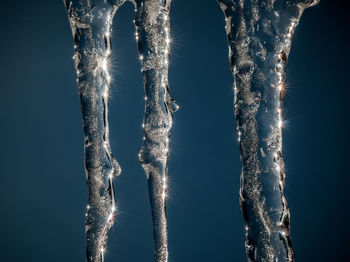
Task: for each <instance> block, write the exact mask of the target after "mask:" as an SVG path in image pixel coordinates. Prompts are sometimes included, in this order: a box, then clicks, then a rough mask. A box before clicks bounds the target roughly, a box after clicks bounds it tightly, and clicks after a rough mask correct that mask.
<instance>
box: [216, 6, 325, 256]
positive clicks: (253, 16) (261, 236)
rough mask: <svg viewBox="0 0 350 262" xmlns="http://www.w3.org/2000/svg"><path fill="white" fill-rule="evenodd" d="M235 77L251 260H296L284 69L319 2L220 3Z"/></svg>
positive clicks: (243, 202)
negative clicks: (288, 192) (299, 29)
mask: <svg viewBox="0 0 350 262" xmlns="http://www.w3.org/2000/svg"><path fill="white" fill-rule="evenodd" d="M218 2H219V4H220V7H221V8H222V10H223V11H224V14H225V20H226V32H227V38H228V45H229V61H230V66H231V70H232V73H233V75H234V112H235V115H236V123H237V132H238V141H239V146H240V151H241V162H242V175H241V188H240V202H241V208H242V213H243V216H244V220H245V224H246V227H245V228H246V251H247V256H248V260H249V261H273V262H277V261H278V262H282V261H294V252H293V248H292V245H291V241H290V236H289V208H288V204H287V201H286V198H285V196H284V193H283V191H284V184H285V172H284V163H283V158H282V128H283V107H282V102H283V97H284V94H285V67H286V64H287V58H288V54H289V51H290V47H291V41H292V36H293V33H294V30H295V28H296V26H297V25H298V22H299V19H300V17H301V15H302V13H303V11H304V9H305V8H307V7H310V6H313V5H315V4H316V3H317V2H318V0H265V1H264V0H218Z"/></svg>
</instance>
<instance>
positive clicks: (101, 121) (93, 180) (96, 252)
mask: <svg viewBox="0 0 350 262" xmlns="http://www.w3.org/2000/svg"><path fill="white" fill-rule="evenodd" d="M123 2H124V1H122V0H121V1H104V0H96V1H93V0H66V1H64V4H65V6H66V9H67V13H68V18H69V22H70V25H71V29H72V33H73V38H74V42H75V44H74V51H75V54H74V57H73V59H74V63H75V67H76V71H77V76H78V78H77V84H78V91H79V96H80V102H81V111H82V117H83V126H84V133H85V171H86V178H87V186H88V204H87V212H86V218H85V227H86V259H87V261H88V262H101V261H103V259H104V254H105V252H106V244H107V238H108V232H109V230H110V228H111V227H112V225H113V219H114V214H115V211H116V205H115V201H114V191H113V183H112V180H113V177H114V176H118V175H119V174H120V172H121V169H120V166H119V164H118V162H117V161H116V160H115V159H114V157H113V155H112V152H111V148H110V144H109V127H108V96H109V88H110V85H111V75H110V67H109V63H110V56H111V38H110V34H111V31H112V29H111V27H112V19H113V16H114V14H115V12H116V10H117V9H118V7H119V6H120V5H121V4H122V3H123Z"/></svg>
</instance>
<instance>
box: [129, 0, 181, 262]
mask: <svg viewBox="0 0 350 262" xmlns="http://www.w3.org/2000/svg"><path fill="white" fill-rule="evenodd" d="M170 2H171V1H170V0H136V1H134V3H135V8H136V9H135V13H136V17H135V28H136V32H135V35H136V40H137V44H138V49H139V54H140V62H141V71H142V73H143V79H144V86H145V104H146V106H145V115H144V120H143V124H142V127H143V132H144V140H143V145H142V148H141V151H140V154H139V159H140V162H141V164H142V167H143V168H144V170H145V173H146V176H147V179H148V188H149V197H150V202H151V208H152V218H153V233H154V261H156V262H166V261H168V236H167V218H166V198H167V184H168V183H167V177H168V158H169V137H170V132H171V128H172V119H173V112H175V111H176V110H177V109H178V106H177V105H176V103H175V102H174V101H173V100H172V98H171V97H170V94H169V87H168V66H169V53H170V42H171V38H170V21H169V9H170Z"/></svg>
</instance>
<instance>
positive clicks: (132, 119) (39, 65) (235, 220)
mask: <svg viewBox="0 0 350 262" xmlns="http://www.w3.org/2000/svg"><path fill="white" fill-rule="evenodd" d="M346 15H347V11H346V10H345V7H342V6H341V5H339V3H336V1H326V0H321V3H320V4H319V5H318V6H317V7H313V8H310V9H308V10H307V11H306V12H305V13H304V15H303V17H302V19H301V23H300V25H299V27H298V29H297V30H296V33H295V37H294V42H293V46H292V51H291V54H290V59H289V65H288V70H287V71H288V72H287V73H288V79H287V85H288V86H287V88H288V93H287V96H286V112H287V114H286V119H287V120H289V126H288V127H287V128H286V129H285V130H284V154H285V156H286V158H285V160H286V168H287V186H286V194H287V198H288V201H289V204H290V207H291V223H292V224H291V235H292V240H293V243H294V247H295V251H296V258H297V261H299V262H302V261H305V262H306V261H308V262H310V261H346V260H347V259H346V258H347V253H348V236H349V234H350V232H349V231H350V230H349V226H348V219H349V215H350V212H349V196H348V192H349V189H348V188H349V182H350V178H349V171H348V170H349V168H348V166H349V153H348V149H349V148H350V144H349V142H350V141H349V137H348V134H349V131H350V130H349V123H348V122H349V113H350V109H349V95H350V91H349V75H348V74H349V73H348V70H349V54H348V42H349V30H348V29H347V27H348V26H349V23H348V19H347V18H346ZM171 19H172V20H171V24H172V28H171V31H172V35H173V38H174V44H173V51H172V56H171V69H170V88H171V92H172V95H173V96H174V98H175V99H176V100H177V101H178V103H179V105H180V106H181V110H180V111H179V112H177V113H176V114H175V123H174V130H173V136H172V140H171V142H172V143H171V151H172V152H171V160H170V167H169V168H170V170H169V176H170V198H169V202H168V218H169V241H170V252H171V255H170V261H173V262H174V261H178V262H180V261H181V262H189V261H191V262H192V261H195V262H200V261H215V262H217V261H218V262H220V261H245V260H246V259H245V250H244V231H243V219H242V217H241V214H240V207H239V201H238V189H239V176H240V169H241V168H240V161H239V152H238V146H237V142H236V134H235V127H234V126H235V122H234V116H233V109H232V100H233V95H232V81H233V80H232V75H231V72H230V70H229V67H228V59H227V57H228V55H227V43H226V36H225V32H224V17H223V14H222V12H221V10H220V9H219V6H218V4H217V3H216V1H215V0H174V1H173V4H172V12H171ZM132 20H133V7H132V5H131V4H130V3H128V4H126V5H125V6H123V7H122V8H121V9H120V10H119V11H118V13H117V14H116V17H115V20H114V34H113V46H114V56H113V78H114V82H113V89H112V100H111V103H110V122H111V144H112V148H113V151H114V153H115V155H116V157H117V159H118V161H119V162H120V164H121V166H122V168H123V173H122V175H121V176H120V177H119V178H118V179H116V181H115V189H116V197H117V202H118V216H117V221H116V224H115V226H114V227H113V229H112V231H111V234H110V240H109V243H108V251H107V257H106V262H108V261H119V262H123V261H127V262H134V261H152V249H153V242H152V226H151V213H150V208H149V203H148V195H147V185H146V177H145V175H144V173H143V170H142V168H141V166H140V164H139V162H138V158H137V154H138V150H139V148H140V146H141V140H142V130H141V122H142V116H143V110H144V100H143V97H144V94H143V83H142V77H141V73H140V65H139V62H138V55H137V49H136V44H135V40H134V28H133V24H132ZM0 30H1V31H0V32H1V41H0V50H1V59H0V72H1V78H0V79H1V80H0V81H1V82H0V83H1V85H0V91H1V93H0V138H1V146H0V167H1V168H0V207H1V213H0V236H1V237H0V253H1V256H0V261H4V262H8V261H9V262H11V261H14V262H19V261H28V262H39V261H45V262H48V261H49V262H56V261H57V262H58V261H59V262H62V261H69V262H70V261H72V262H73V261H74V262H78V261H85V258H84V252H85V251H84V245H85V243H84V213H85V205H86V198H85V196H86V187H85V174H84V169H83V133H82V121H81V116H80V105H79V99H78V95H77V88H76V82H75V78H76V75H75V70H74V67H73V62H72V55H73V48H72V47H73V40H72V35H71V31H70V28H69V23H68V19H67V16H66V13H65V9H64V7H63V3H62V2H61V1H44V0H40V1H25V0H19V1H5V2H3V3H2V4H1V8H0Z"/></svg>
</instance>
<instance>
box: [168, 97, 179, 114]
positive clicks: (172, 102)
mask: <svg viewBox="0 0 350 262" xmlns="http://www.w3.org/2000/svg"><path fill="white" fill-rule="evenodd" d="M170 105H171V111H172V112H173V113H174V112H176V111H178V110H179V109H180V106H179V105H178V104H177V103H176V101H175V100H172V101H171V103H170Z"/></svg>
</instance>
